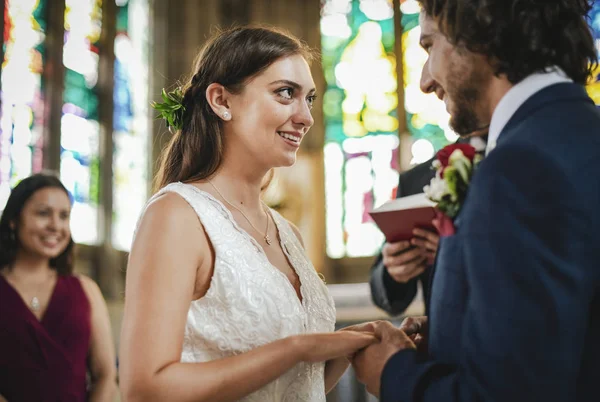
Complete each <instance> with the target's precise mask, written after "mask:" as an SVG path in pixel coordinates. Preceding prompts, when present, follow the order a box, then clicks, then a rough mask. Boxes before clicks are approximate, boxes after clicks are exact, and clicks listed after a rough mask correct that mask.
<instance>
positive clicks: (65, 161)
mask: <svg viewBox="0 0 600 402" xmlns="http://www.w3.org/2000/svg"><path fill="white" fill-rule="evenodd" d="M65 6H66V10H65V44H64V48H63V64H64V66H65V89H64V95H63V102H64V103H63V109H62V113H63V114H62V119H61V155H60V177H61V180H62V181H63V183H64V184H65V186H66V187H67V189H68V190H69V192H70V193H71V195H72V197H73V200H74V203H73V209H72V214H71V229H72V233H73V239H74V240H75V241H76V242H77V243H84V244H98V243H99V242H100V236H99V225H98V220H99V216H98V214H99V211H98V189H99V180H100V172H99V170H100V169H99V167H100V166H99V141H100V139H99V137H100V126H99V124H98V93H97V83H98V60H99V49H98V40H99V39H100V31H101V28H102V1H101V0H66V2H65Z"/></svg>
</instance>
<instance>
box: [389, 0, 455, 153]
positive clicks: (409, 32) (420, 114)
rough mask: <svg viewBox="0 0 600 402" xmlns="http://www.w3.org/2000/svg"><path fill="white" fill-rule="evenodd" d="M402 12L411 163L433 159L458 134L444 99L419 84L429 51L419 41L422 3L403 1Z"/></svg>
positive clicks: (412, 0) (405, 101) (405, 93)
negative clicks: (450, 125) (427, 92)
mask: <svg viewBox="0 0 600 402" xmlns="http://www.w3.org/2000/svg"><path fill="white" fill-rule="evenodd" d="M400 12H401V15H402V20H401V24H402V62H403V64H402V67H403V72H404V77H403V78H404V80H403V82H404V109H405V111H406V122H407V128H408V131H409V132H410V135H411V138H412V140H413V144H412V148H411V149H412V159H411V161H410V162H411V164H416V163H421V162H425V161H427V160H429V159H430V158H431V157H432V156H433V155H434V153H435V151H437V150H438V149H440V148H441V147H443V146H445V145H446V144H448V142H453V141H456V139H457V138H458V136H457V135H456V134H455V133H454V132H453V131H452V130H451V129H450V128H449V126H448V121H449V119H450V116H449V115H448V112H446V106H445V104H444V102H442V101H441V100H439V99H438V98H437V96H436V95H435V94H433V93H431V94H425V93H423V92H422V91H421V88H420V86H419V83H420V80H421V71H422V70H423V65H424V64H425V61H426V60H427V53H426V52H425V50H423V48H422V47H421V46H420V45H419V38H420V36H421V27H420V26H419V12H420V6H419V3H418V2H417V1H416V0H403V1H401V2H400Z"/></svg>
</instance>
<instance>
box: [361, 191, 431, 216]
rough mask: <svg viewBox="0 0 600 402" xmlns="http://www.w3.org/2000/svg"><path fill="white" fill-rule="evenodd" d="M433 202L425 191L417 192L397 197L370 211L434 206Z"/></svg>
mask: <svg viewBox="0 0 600 402" xmlns="http://www.w3.org/2000/svg"><path fill="white" fill-rule="evenodd" d="M434 206H435V203H434V202H433V201H430V200H429V199H428V198H427V197H426V196H425V193H419V194H415V195H409V196H406V197H402V198H397V199H395V200H390V201H388V202H386V203H384V204H383V205H381V206H380V207H379V208H375V209H374V210H373V211H372V212H373V213H377V212H386V211H401V210H405V209H413V208H425V207H434Z"/></svg>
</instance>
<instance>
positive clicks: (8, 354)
mask: <svg viewBox="0 0 600 402" xmlns="http://www.w3.org/2000/svg"><path fill="white" fill-rule="evenodd" d="M70 215H71V201H70V199H69V194H68V192H67V190H66V189H65V187H64V186H63V184H62V183H61V182H60V180H59V179H57V178H56V177H54V176H50V175H45V174H36V175H33V176H31V177H28V178H26V179H24V180H23V181H21V182H20V183H19V184H18V185H17V186H16V187H15V188H14V189H13V190H12V192H11V194H10V197H9V199H8V202H7V204H6V208H5V209H4V212H3V213H2V218H1V219H0V395H1V396H0V400H2V399H1V398H2V397H4V398H5V399H6V400H8V401H9V402H13V401H52V402H55V401H61V402H71V401H72V402H83V401H87V400H89V401H107V402H108V401H112V400H113V398H114V396H115V391H116V367H115V352H114V346H113V341H112V336H111V331H110V322H109V318H108V311H107V308H106V304H105V302H104V299H103V297H102V294H101V293H100V289H99V288H98V286H97V285H96V284H95V283H94V282H93V281H92V280H91V279H90V278H88V277H85V276H82V275H77V276H75V275H73V248H74V243H73V240H72V238H71V231H70V228H69V223H70ZM88 369H89V373H90V377H91V384H90V385H89V386H88V385H86V375H87V373H88Z"/></svg>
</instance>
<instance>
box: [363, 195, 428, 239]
mask: <svg viewBox="0 0 600 402" xmlns="http://www.w3.org/2000/svg"><path fill="white" fill-rule="evenodd" d="M434 206H435V204H434V203H433V202H431V201H430V200H429V199H427V197H426V196H425V193H420V194H415V195H409V196H407V197H401V198H397V199H395V200H391V201H388V202H386V203H385V204H383V205H381V206H380V207H379V208H375V209H374V210H372V211H371V212H369V215H371V218H373V220H374V221H375V223H376V224H377V226H379V229H380V230H381V231H382V232H383V234H384V235H385V239H386V240H387V242H388V243H394V242H397V241H402V240H409V239H411V238H413V237H414V236H413V234H412V231H413V229H414V228H417V227H419V228H424V229H430V230H433V231H435V228H434V226H433V224H432V223H431V221H432V220H433V218H434V217H435V212H434V209H433V207H434Z"/></svg>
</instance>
